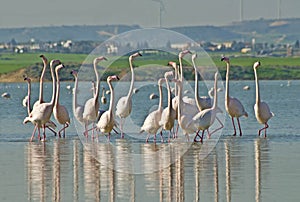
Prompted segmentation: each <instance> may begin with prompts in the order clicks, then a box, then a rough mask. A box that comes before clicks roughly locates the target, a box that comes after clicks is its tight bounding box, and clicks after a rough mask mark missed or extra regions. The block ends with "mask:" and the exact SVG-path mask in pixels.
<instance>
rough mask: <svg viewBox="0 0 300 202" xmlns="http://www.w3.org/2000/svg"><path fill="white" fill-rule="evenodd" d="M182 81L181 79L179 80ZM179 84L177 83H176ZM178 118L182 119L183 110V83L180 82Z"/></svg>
mask: <svg viewBox="0 0 300 202" xmlns="http://www.w3.org/2000/svg"><path fill="white" fill-rule="evenodd" d="M179 82H180V81H179ZM176 84H177V83H176ZM177 85H178V86H177V87H178V115H177V116H178V120H180V117H181V114H182V112H181V110H182V83H181V82H180V83H178V84H177Z"/></svg>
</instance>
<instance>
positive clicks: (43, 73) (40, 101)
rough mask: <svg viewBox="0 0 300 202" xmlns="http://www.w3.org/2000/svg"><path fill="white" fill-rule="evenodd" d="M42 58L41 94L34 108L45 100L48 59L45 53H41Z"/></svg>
mask: <svg viewBox="0 0 300 202" xmlns="http://www.w3.org/2000/svg"><path fill="white" fill-rule="evenodd" d="M40 58H42V61H43V70H42V73H41V77H40V94H39V99H38V100H37V101H36V102H35V103H34V104H33V108H34V107H36V106H37V105H39V104H41V103H43V102H44V94H43V92H44V90H43V86H44V78H45V72H46V68H47V65H48V60H47V58H46V57H45V56H44V55H40Z"/></svg>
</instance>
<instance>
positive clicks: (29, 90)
mask: <svg viewBox="0 0 300 202" xmlns="http://www.w3.org/2000/svg"><path fill="white" fill-rule="evenodd" d="M30 94H31V83H30V82H28V93H27V112H28V115H29V114H30V112H31V107H30Z"/></svg>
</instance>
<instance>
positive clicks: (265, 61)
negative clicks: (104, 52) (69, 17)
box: [0, 53, 300, 80]
mask: <svg viewBox="0 0 300 202" xmlns="http://www.w3.org/2000/svg"><path fill="white" fill-rule="evenodd" d="M39 55H40V54H38V53H25V54H14V53H4V54H0V74H3V73H9V72H13V71H16V70H18V69H22V68H25V69H26V72H27V73H28V74H29V75H30V76H33V77H38V76H39V75H38V74H39V73H40V69H41V68H42V61H41V59H40V57H39ZM45 56H46V57H47V58H48V59H49V61H50V60H52V59H60V60H61V61H62V62H63V64H65V65H66V66H68V67H70V69H71V68H72V69H78V68H80V66H81V65H82V63H83V62H84V61H85V63H87V64H92V60H93V58H94V57H93V56H91V55H90V56H88V55H85V54H61V53H45ZM228 56H229V57H230V61H231V72H230V77H231V78H232V79H236V80H239V79H253V69H252V65H253V63H254V62H255V61H258V60H259V61H260V62H261V63H262V65H261V67H260V69H259V75H260V78H261V79H300V57H246V56H239V57H233V56H232V57H231V56H230V55H228ZM95 57H96V56H95ZM211 58H212V60H213V62H214V63H215V64H216V66H217V67H218V69H219V71H220V73H221V75H222V77H223V76H224V78H225V71H226V65H225V63H224V62H221V60H220V59H221V53H220V54H212V55H211ZM169 60H173V61H176V60H178V59H177V57H176V55H168V56H166V55H160V56H159V55H158V56H153V55H145V56H143V57H141V58H140V59H138V60H136V61H135V62H134V65H135V66H143V65H147V64H161V65H164V66H165V65H166V64H167V62H168V61H169ZM184 64H186V63H184ZM123 68H128V57H120V58H118V59H117V60H115V62H114V63H112V64H110V72H114V73H120V72H122V70H123ZM126 71H127V70H126ZM191 72H192V70H191V69H190V71H188V72H187V78H188V79H192V78H193V75H192V74H191ZM66 77H67V78H65V79H71V78H72V77H71V76H70V75H67V74H66Z"/></svg>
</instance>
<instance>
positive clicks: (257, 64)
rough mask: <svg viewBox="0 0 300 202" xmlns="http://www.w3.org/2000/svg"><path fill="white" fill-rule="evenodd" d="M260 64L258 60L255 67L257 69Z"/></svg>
mask: <svg viewBox="0 0 300 202" xmlns="http://www.w3.org/2000/svg"><path fill="white" fill-rule="evenodd" d="M259 66H260V61H257V62H255V63H254V64H253V69H257V68H258V67H259Z"/></svg>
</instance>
